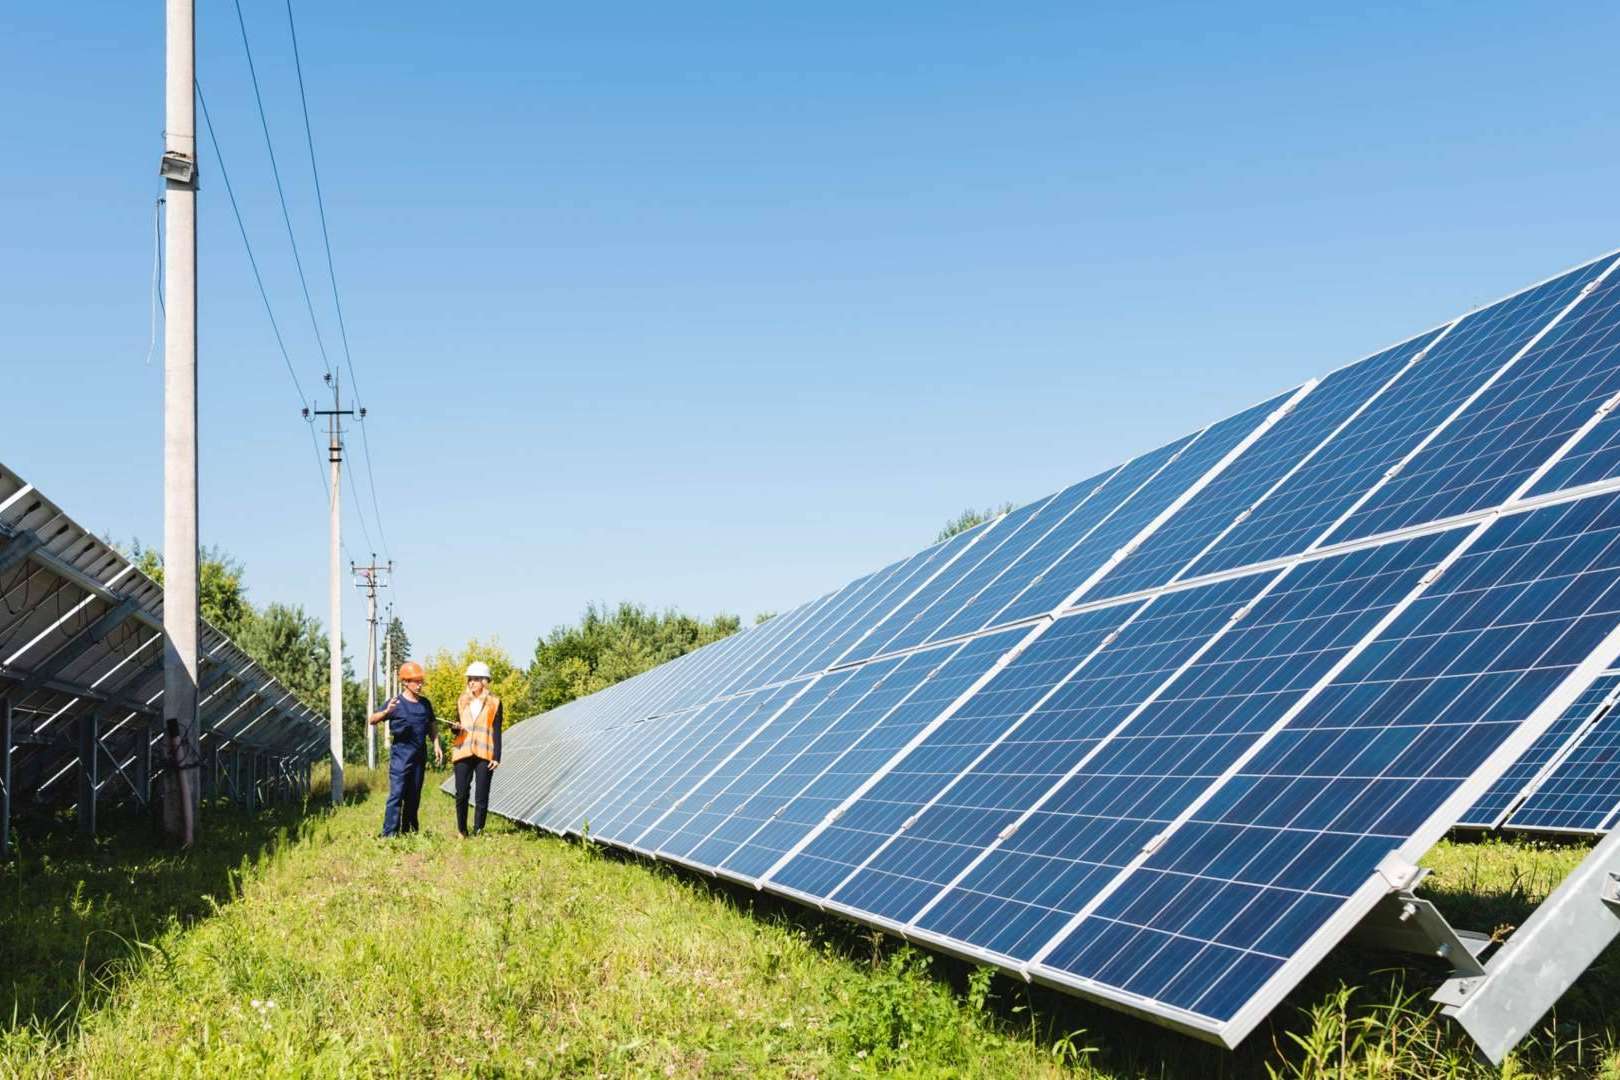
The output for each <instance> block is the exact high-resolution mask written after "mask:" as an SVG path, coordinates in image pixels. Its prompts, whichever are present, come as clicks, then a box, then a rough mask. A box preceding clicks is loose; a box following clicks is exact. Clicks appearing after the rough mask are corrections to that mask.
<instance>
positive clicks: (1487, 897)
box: [520, 826, 1620, 1080]
mask: <svg viewBox="0 0 1620 1080" xmlns="http://www.w3.org/2000/svg"><path fill="white" fill-rule="evenodd" d="M520 828H525V829H527V827H524V826H520ZM528 831H532V832H533V834H534V835H536V836H539V837H544V838H547V839H555V837H553V836H552V835H551V834H549V833H545V832H543V831H541V830H538V829H533V830H528ZM570 842H573V843H581V842H580V841H578V840H571V841H570ZM587 846H588V847H589V849H590V850H591V851H592V852H593V853H594V854H596V855H597V856H599V857H602V858H607V859H612V860H614V861H616V862H622V863H626V864H634V865H638V866H642V867H648V866H649V863H648V862H647V860H645V859H643V858H641V857H640V856H638V855H636V854H635V853H633V852H628V851H623V850H621V849H617V848H613V847H610V846H607V845H602V844H598V843H594V842H590V843H588V844H587ZM1580 846H1581V845H1579V844H1576V845H1573V846H1572V847H1571V851H1570V854H1571V856H1572V857H1574V858H1576V859H1577V860H1578V858H1579V855H1580V851H1579V850H1578V849H1579V848H1580ZM651 866H652V867H653V868H654V869H655V872H658V873H663V874H666V875H668V876H670V877H671V878H673V879H674V880H677V881H680V882H683V883H684V884H685V885H686V886H687V887H688V888H690V889H692V890H693V891H694V892H697V893H699V894H700V895H703V896H706V897H708V898H711V899H713V900H715V901H717V902H720V903H723V904H725V905H727V906H728V907H730V908H732V909H734V910H736V911H738V912H739V913H744V914H747V915H749V916H750V917H752V918H760V919H765V920H768V921H771V922H774V923H777V924H779V925H783V926H786V927H788V928H790V929H792V930H794V931H796V932H799V933H802V934H804V935H806V936H807V937H808V938H809V940H811V941H813V942H814V943H815V944H816V945H817V946H818V947H819V948H821V949H823V950H826V951H829V952H832V953H834V954H836V955H839V956H841V957H842V958H843V959H845V960H846V961H848V962H850V963H853V964H856V965H859V966H864V967H870V968H872V969H877V968H879V967H882V966H884V965H886V964H888V963H889V962H890V960H891V958H892V957H893V956H894V954H895V953H896V952H897V951H899V950H901V949H905V948H909V946H908V945H907V944H906V943H905V942H904V941H902V940H900V939H899V938H897V937H894V936H893V935H890V934H888V933H886V932H884V931H880V930H875V929H873V928H870V927H867V926H864V925H861V924H858V923H855V922H852V921H850V920H847V919H845V918H843V917H841V916H838V915H834V914H830V913H823V912H820V911H817V910H815V909H813V908H810V907H806V906H804V905H802V904H799V903H797V902H795V901H792V900H788V899H786V898H782V897H778V896H775V895H773V894H771V893H767V892H762V891H758V890H755V889H752V888H749V887H748V886H745V885H740V884H737V883H734V882H731V881H728V880H726V879H724V878H716V877H710V876H708V875H706V874H703V873H700V872H698V871H695V870H691V869H688V868H686V867H683V866H680V865H678V864H674V863H668V862H658V863H654V864H651ZM1437 877H1438V875H1437ZM1560 880H1562V874H1557V875H1556V876H1549V874H1548V873H1547V872H1546V870H1545V868H1543V867H1537V866H1534V865H1532V866H1528V867H1527V866H1520V865H1509V866H1498V867H1492V868H1489V870H1488V871H1481V872H1479V873H1476V874H1473V875H1468V874H1455V873H1453V874H1450V875H1447V876H1446V879H1445V880H1437V881H1435V882H1434V886H1435V887H1433V888H1431V889H1428V890H1426V894H1427V895H1429V897H1430V898H1431V899H1432V900H1433V901H1434V902H1435V903H1436V905H1437V906H1438V907H1440V908H1441V910H1442V911H1443V913H1444V914H1446V916H1447V917H1448V918H1449V919H1451V920H1453V922H1454V923H1455V925H1458V926H1461V927H1464V928H1468V929H1481V930H1500V931H1503V932H1504V933H1505V932H1506V931H1507V930H1509V929H1511V927H1513V926H1516V925H1518V924H1519V923H1522V922H1523V921H1524V919H1525V918H1527V917H1528V916H1529V914H1530V913H1531V912H1532V911H1534V910H1535V908H1536V906H1537V905H1538V904H1539V903H1540V902H1541V899H1542V898H1543V897H1544V896H1545V895H1546V893H1547V892H1548V891H1549V890H1550V889H1551V888H1553V887H1556V885H1557V884H1558V882H1559V881H1560ZM918 951H919V952H921V953H922V954H923V955H926V956H927V957H928V958H929V959H928V961H927V970H928V971H929V973H930V975H931V977H933V978H934V979H936V980H939V981H941V982H943V983H945V984H946V985H948V986H949V987H950V988H951V990H952V992H953V993H954V994H956V995H957V997H958V998H959V999H962V1000H969V999H970V996H971V995H970V978H971V976H972V975H973V973H974V972H975V970H976V965H974V964H972V963H969V962H966V961H963V960H959V959H956V958H953V957H950V956H947V955H944V954H938V953H933V952H931V951H928V950H918ZM1449 974H1450V972H1449V966H1448V965H1443V964H1440V963H1437V962H1429V961H1426V960H1424V959H1423V958H1420V957H1414V956H1412V955H1409V954H1404V953H1396V952H1384V951H1380V950H1376V949H1368V948H1366V947H1358V946H1356V945H1350V944H1347V945H1341V946H1340V947H1338V948H1337V949H1335V950H1334V951H1333V952H1331V953H1330V954H1329V955H1328V956H1327V958H1326V959H1325V960H1324V961H1323V962H1322V963H1321V964H1320V965H1319V966H1318V967H1317V968H1316V970H1314V971H1313V972H1311V974H1310V975H1309V976H1307V977H1306V979H1305V980H1304V981H1303V982H1302V983H1301V984H1300V985H1299V986H1298V987H1297V988H1296V989H1295V990H1294V991H1293V992H1292V993H1290V994H1289V995H1288V996H1287V997H1286V998H1285V999H1284V1000H1283V1001H1282V1003H1281V1004H1280V1005H1279V1006H1278V1007H1277V1008H1276V1009H1275V1010H1273V1012H1272V1013H1271V1015H1270V1016H1268V1017H1267V1018H1266V1020H1265V1021H1263V1022H1262V1023H1261V1024H1260V1025H1259V1026H1258V1027H1257V1028H1256V1029H1255V1030H1254V1032H1253V1033H1252V1034H1250V1035H1249V1037H1248V1038H1247V1039H1245V1040H1244V1041H1243V1042H1242V1043H1241V1044H1240V1045H1239V1046H1238V1047H1237V1049H1236V1050H1228V1049H1226V1048H1224V1047H1221V1046H1217V1045H1213V1044H1210V1043H1204V1042H1201V1041H1199V1040H1197V1039H1195V1038H1193V1037H1191V1036H1185V1035H1180V1034H1177V1033H1174V1032H1171V1031H1168V1030H1166V1029H1165V1028H1162V1027H1160V1026H1158V1025H1156V1024H1153V1023H1151V1022H1149V1021H1146V1020H1140V1019H1137V1018H1135V1017H1132V1016H1128V1015H1126V1014H1124V1013H1121V1012H1118V1011H1116V1010H1114V1009H1111V1008H1108V1007H1105V1006H1102V1005H1097V1004H1093V1003H1091V1002H1088V1001H1086V1000H1084V999H1082V998H1078V997H1075V996H1072V995H1070V994H1066V993H1063V992H1061V991H1058V990H1053V989H1049V988H1046V987H1042V986H1036V985H1030V984H1026V983H1024V982H1022V981H1021V980H1018V979H1016V978H1013V977H1010V976H1006V975H1001V974H997V975H996V976H995V977H994V979H993V981H992V983H991V986H990V994H989V996H988V998H987V999H986V1000H985V1003H984V1009H985V1011H986V1012H987V1013H989V1014H990V1020H991V1022H992V1023H993V1024H994V1026H996V1027H997V1028H999V1029H1000V1030H1001V1031H1003V1032H1004V1033H1006V1034H1008V1035H1021V1036H1024V1037H1027V1038H1029V1039H1030V1040H1031V1041H1032V1042H1033V1043H1035V1044H1036V1045H1037V1046H1039V1047H1041V1048H1042V1049H1043V1050H1044V1051H1046V1052H1048V1053H1050V1054H1051V1055H1052V1056H1053V1057H1054V1058H1057V1059H1060V1060H1061V1059H1065V1058H1069V1059H1072V1058H1074V1057H1075V1056H1077V1055H1076V1053H1075V1051H1076V1050H1079V1051H1080V1054H1079V1055H1078V1056H1083V1057H1085V1058H1086V1060H1087V1061H1088V1062H1089V1063H1090V1064H1091V1065H1093V1066H1096V1067H1098V1068H1100V1069H1103V1070H1106V1071H1108V1072H1110V1073H1116V1074H1120V1075H1129V1076H1143V1077H1165V1078H1186V1080H1212V1078H1225V1077H1254V1076H1266V1075H1268V1073H1269V1074H1271V1075H1278V1076H1292V1075H1320V1067H1321V1065H1322V1064H1323V1063H1324V1062H1323V1061H1321V1060H1318V1055H1319V1054H1320V1050H1319V1048H1318V1046H1317V1044H1318V1043H1320V1042H1321V1040H1322V1039H1323V1037H1324V1034H1327V1035H1329V1036H1331V1037H1332V1039H1333V1041H1334V1042H1335V1044H1337V1045H1335V1046H1334V1047H1333V1048H1330V1049H1331V1050H1333V1051H1336V1052H1343V1050H1344V1045H1346V1044H1348V1043H1349V1042H1350V1040H1351V1039H1352V1037H1354V1038H1356V1039H1359V1040H1360V1041H1359V1043H1358V1045H1359V1046H1360V1047H1361V1048H1362V1051H1363V1052H1365V1051H1367V1048H1368V1047H1369V1046H1371V1045H1372V1044H1374V1043H1376V1044H1378V1046H1377V1048H1376V1049H1375V1050H1374V1051H1373V1052H1375V1053H1380V1054H1385V1053H1387V1056H1386V1057H1385V1058H1384V1060H1385V1061H1386V1062H1391V1061H1404V1062H1407V1063H1424V1064H1418V1066H1417V1067H1416V1068H1407V1067H1402V1068H1397V1069H1394V1070H1393V1071H1391V1072H1390V1073H1389V1075H1400V1076H1407V1075H1413V1076H1417V1075H1425V1076H1426V1075H1448V1076H1457V1075H1479V1076H1491V1075H1498V1073H1497V1071H1496V1070H1494V1069H1491V1068H1489V1067H1488V1066H1484V1065H1483V1064H1481V1063H1478V1062H1476V1061H1475V1060H1474V1059H1473V1056H1472V1055H1473V1044H1472V1042H1471V1041H1470V1040H1469V1039H1468V1037H1467V1036H1466V1035H1465V1034H1464V1033H1462V1032H1461V1030H1460V1029H1457V1028H1455V1027H1453V1026H1451V1025H1450V1024H1449V1023H1448V1022H1446V1021H1444V1020H1443V1018H1440V1017H1438V1016H1437V1015H1436V1013H1435V1007H1434V1006H1432V1005H1431V1004H1430V1003H1429V995H1430V993H1431V992H1432V991H1433V990H1434V989H1435V988H1436V987H1438V986H1439V985H1440V983H1441V982H1442V981H1444V979H1446V978H1447V977H1448V976H1449ZM1617 997H1620V943H1617V945H1615V946H1611V947H1610V948H1609V949H1608V950H1607V951H1606V952H1605V953H1604V954H1603V955H1602V956H1600V957H1599V959H1598V961H1597V962H1596V963H1594V964H1593V965H1592V967H1591V968H1589V969H1588V971H1587V973H1586V974H1585V976H1583V978H1582V979H1581V980H1580V981H1579V982H1578V983H1577V984H1576V985H1575V986H1574V987H1572V988H1571V989H1570V991H1569V992H1568V993H1566V995H1565V996H1564V999H1563V1000H1562V1001H1561V1002H1560V1003H1559V1007H1558V1009H1556V1010H1555V1011H1554V1013H1553V1014H1550V1015H1549V1016H1548V1017H1547V1018H1546V1019H1545V1020H1544V1022H1543V1023H1542V1025H1540V1027H1539V1028H1538V1032H1537V1034H1536V1035H1534V1036H1532V1038H1531V1039H1530V1040H1527V1042H1526V1043H1525V1044H1524V1046H1523V1047H1522V1048H1521V1054H1522V1056H1523V1058H1524V1064H1525V1065H1527V1066H1528V1067H1529V1068H1530V1069H1532V1070H1534V1071H1536V1072H1538V1073H1539V1072H1541V1071H1543V1070H1546V1071H1548V1072H1557V1073H1563V1072H1565V1071H1568V1070H1569V1069H1570V1068H1571V1067H1572V1066H1573V1067H1574V1070H1575V1072H1576V1073H1577V1074H1580V1073H1584V1072H1585V1071H1586V1068H1587V1067H1590V1065H1591V1063H1592V1062H1591V1057H1592V1054H1593V1052H1594V1051H1596V1052H1597V1053H1598V1054H1599V1055H1600V1056H1601V1054H1602V1053H1603V1052H1604V1051H1605V1050H1608V1051H1609V1052H1612V1048H1613V1047H1614V1046H1615V1045H1616V1043H1617V1041H1620V1032H1617V1028H1616V1023H1617V1016H1616V1014H1615V1013H1614V1010H1613V1009H1612V1002H1613V1001H1614V1000H1616V998H1617ZM1335 1033H1337V1034H1335ZM1431 1062H1432V1066H1433V1071H1432V1072H1431V1071H1430V1069H1429V1068H1428V1067H1426V1064H1427V1063H1431Z"/></svg>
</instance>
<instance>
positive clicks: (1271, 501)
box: [1191, 259, 1609, 574]
mask: <svg viewBox="0 0 1620 1080" xmlns="http://www.w3.org/2000/svg"><path fill="white" fill-rule="evenodd" d="M1608 261H1609V260H1607V259H1605V260H1601V261H1599V262H1594V263H1591V264H1588V265H1587V266H1584V267H1581V268H1580V269H1578V270H1573V271H1570V272H1569V273H1567V274H1563V275H1561V276H1559V277H1558V278H1555V279H1554V280H1552V281H1550V282H1548V283H1546V284H1544V285H1541V286H1538V287H1536V288H1534V289H1529V290H1526V291H1525V292H1523V293H1519V294H1518V295H1516V296H1513V297H1509V298H1508V299H1506V300H1503V301H1500V302H1498V303H1496V304H1492V305H1490V306H1489V307H1486V308H1483V309H1481V310H1480V311H1477V312H1474V313H1473V314H1471V315H1467V316H1464V317H1463V318H1462V319H1460V320H1458V321H1457V322H1456V323H1455V325H1452V326H1451V327H1450V328H1449V329H1448V330H1447V331H1446V332H1445V334H1444V335H1443V336H1442V337H1440V338H1439V339H1438V340H1437V341H1435V342H1434V343H1433V344H1432V345H1430V346H1429V348H1428V351H1427V352H1426V353H1425V354H1424V355H1423V358H1422V359H1421V360H1420V361H1419V362H1418V363H1417V365H1416V366H1415V367H1413V368H1412V370H1410V371H1408V372H1407V373H1406V374H1404V375H1402V376H1401V378H1400V379H1399V380H1397V381H1396V382H1395V384H1394V385H1393V386H1392V387H1390V389H1389V390H1388V391H1387V392H1386V393H1385V394H1383V395H1382V396H1380V397H1379V398H1378V400H1377V401H1376V402H1374V403H1373V405H1372V406H1371V407H1370V408H1368V409H1367V410H1366V411H1365V412H1363V413H1362V414H1361V415H1360V416H1358V417H1357V418H1356V419H1355V420H1354V421H1353V422H1352V423H1351V424H1350V426H1348V427H1347V428H1345V430H1344V431H1342V432H1340V433H1339V435H1337V436H1336V437H1335V438H1334V440H1333V452H1332V453H1330V454H1323V455H1319V456H1318V457H1317V458H1315V459H1314V460H1312V461H1310V462H1308V463H1306V464H1305V465H1304V466H1303V467H1302V468H1301V469H1300V470H1299V471H1298V472H1296V473H1294V475H1293V476H1291V477H1289V478H1288V480H1287V481H1286V482H1285V483H1284V484H1283V485H1282V486H1281V487H1280V488H1278V489H1277V490H1276V491H1274V492H1272V493H1271V495H1270V496H1268V497H1267V498H1266V501H1265V502H1264V503H1262V504H1261V505H1260V506H1259V507H1257V508H1256V509H1255V511H1254V513H1253V514H1251V515H1250V516H1249V517H1248V518H1246V519H1244V521H1243V522H1242V523H1241V524H1239V525H1238V527H1237V528H1235V529H1234V530H1232V532H1231V533H1229V534H1227V536H1226V537H1225V538H1224V539H1223V540H1222V541H1221V543H1220V545H1219V546H1218V547H1216V548H1214V549H1212V550H1211V551H1210V552H1209V553H1208V554H1206V555H1204V556H1203V557H1202V558H1200V559H1199V560H1198V562H1197V563H1196V564H1195V565H1194V566H1193V568H1192V571H1191V573H1193V574H1208V573H1215V572H1217V571H1220V570H1227V569H1231V568H1232V567H1237V566H1244V565H1247V564H1249V563H1255V562H1263V561H1266V560H1268V559H1275V558H1280V557H1282V556H1285V555H1291V554H1294V553H1296V552H1300V551H1303V550H1305V549H1306V548H1307V547H1308V546H1310V544H1311V543H1312V542H1313V541H1315V540H1316V539H1317V538H1318V537H1320V536H1321V535H1322V533H1323V531H1324V530H1325V529H1327V528H1328V527H1329V526H1331V525H1333V524H1334V522H1336V521H1338V520H1339V519H1340V518H1341V517H1343V516H1344V514H1345V512H1346V511H1348V510H1349V509H1350V508H1351V507H1352V506H1354V505H1355V503H1356V502H1357V500H1358V499H1360V498H1362V497H1363V496H1364V495H1365V494H1366V493H1367V492H1369V491H1371V490H1372V489H1373V487H1374V485H1376V484H1377V483H1378V482H1379V480H1380V479H1381V478H1382V477H1383V476H1384V474H1385V473H1386V472H1387V471H1388V470H1389V469H1391V468H1393V467H1394V466H1395V465H1396V464H1397V463H1398V462H1400V461H1401V460H1402V459H1403V458H1405V457H1406V456H1407V455H1409V454H1410V453H1412V451H1414V450H1415V449H1416V448H1417V447H1418V446H1419V445H1420V444H1421V443H1422V442H1423V440H1424V439H1425V438H1426V437H1428V435H1429V434H1430V433H1431V432H1433V431H1435V430H1436V429H1437V428H1438V427H1439V426H1440V425H1441V424H1442V423H1443V422H1444V421H1445V420H1446V419H1447V417H1448V416H1450V415H1451V414H1453V413H1454V412H1456V410H1457V408H1458V407H1459V406H1460V405H1462V403H1463V402H1464V401H1466V400H1467V399H1468V397H1469V395H1470V394H1472V393H1474V392H1475V391H1476V390H1478V389H1479V388H1480V387H1481V386H1483V385H1484V383H1485V380H1486V379H1488V378H1490V377H1491V375H1493V374H1495V373H1496V372H1497V371H1498V370H1500V369H1501V368H1502V366H1503V365H1504V364H1506V362H1507V361H1508V360H1509V359H1510V358H1511V357H1512V356H1513V354H1514V353H1515V352H1517V351H1518V349H1519V348H1521V347H1522V346H1523V345H1524V344H1525V343H1526V342H1528V341H1529V340H1530V339H1531V338H1532V337H1534V336H1535V335H1536V333H1538V332H1539V331H1540V330H1541V329H1542V328H1543V327H1544V326H1545V325H1546V324H1547V323H1548V322H1550V321H1551V320H1552V318H1553V316H1554V315H1556V314H1557V313H1558V311H1559V310H1561V309H1562V308H1563V307H1564V306H1566V305H1567V304H1568V303H1569V301H1570V300H1572V299H1574V298H1575V297H1576V296H1577V295H1579V293H1580V290H1581V289H1582V288H1584V287H1585V285H1586V284H1587V283H1588V282H1589V281H1591V280H1592V279H1593V278H1595V277H1596V276H1597V275H1598V274H1599V273H1601V272H1602V269H1603V266H1604V265H1606V264H1607V262H1608ZM1345 535H1350V534H1349V533H1348V532H1346V531H1344V530H1341V531H1340V535H1339V536H1335V537H1331V538H1330V539H1339V538H1342V536H1345Z"/></svg>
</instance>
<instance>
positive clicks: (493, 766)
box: [489, 761, 501, 772]
mask: <svg viewBox="0 0 1620 1080" xmlns="http://www.w3.org/2000/svg"><path fill="white" fill-rule="evenodd" d="M500 767H501V763H500V762H498V761H492V762H490V763H489V771H490V772H494V771H495V770H496V769H498V768H500Z"/></svg>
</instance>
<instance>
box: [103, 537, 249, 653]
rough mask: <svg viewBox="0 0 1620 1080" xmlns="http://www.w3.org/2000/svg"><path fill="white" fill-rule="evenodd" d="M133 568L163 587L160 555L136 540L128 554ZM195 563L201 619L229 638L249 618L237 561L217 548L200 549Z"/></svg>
mask: <svg viewBox="0 0 1620 1080" xmlns="http://www.w3.org/2000/svg"><path fill="white" fill-rule="evenodd" d="M128 555H129V561H130V562H132V563H134V564H135V569H137V570H139V571H140V572H141V573H143V574H145V575H146V576H147V577H149V578H151V579H152V580H153V581H155V582H157V583H158V584H159V585H161V584H163V555H162V554H161V553H160V552H159V551H158V550H157V549H156V548H149V547H142V546H141V542H140V541H139V540H136V541H135V543H134V545H133V547H132V549H131V550H130V551H129V552H128ZM198 555H199V558H198V560H197V606H198V607H199V608H201V609H202V617H203V618H204V619H207V620H208V621H209V622H210V623H212V624H213V625H214V627H215V628H216V629H218V630H220V631H222V632H223V633H225V634H227V635H228V636H230V637H231V638H233V639H234V638H235V637H236V636H237V634H239V633H240V632H241V630H242V626H243V624H244V623H245V622H246V621H247V620H248V619H250V618H252V617H253V605H252V604H250V603H248V598H247V587H246V586H245V585H244V584H243V583H242V574H243V567H242V564H241V562H240V561H238V560H237V559H235V558H233V557H232V556H230V555H229V554H227V553H226V552H225V551H224V550H223V549H221V548H217V547H206V548H203V549H202V550H201V551H200V552H199V553H198Z"/></svg>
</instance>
